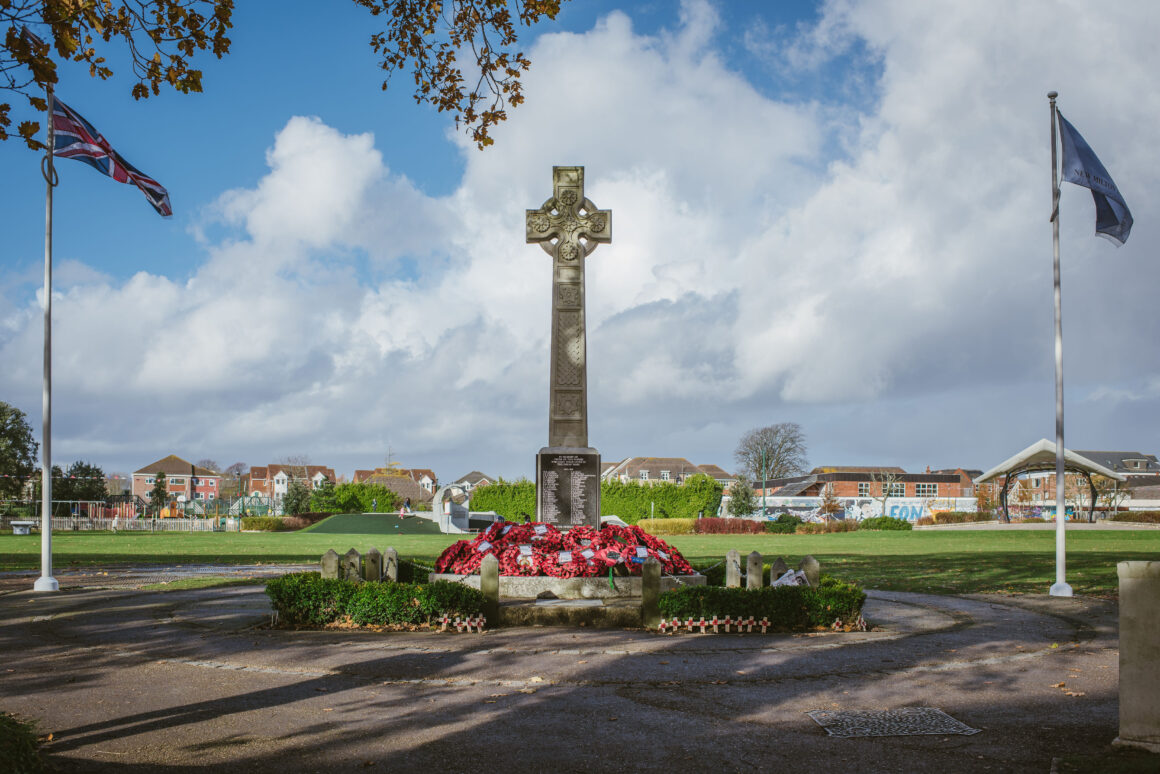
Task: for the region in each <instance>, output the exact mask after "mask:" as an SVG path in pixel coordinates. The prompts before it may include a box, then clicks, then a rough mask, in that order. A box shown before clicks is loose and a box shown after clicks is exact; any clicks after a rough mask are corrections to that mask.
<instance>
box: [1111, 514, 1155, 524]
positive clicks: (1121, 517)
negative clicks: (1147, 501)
mask: <svg viewBox="0 0 1160 774" xmlns="http://www.w3.org/2000/svg"><path fill="white" fill-rule="evenodd" d="M1108 521H1131V522H1135V523H1137V524H1160V511H1120V512H1119V513H1114V514H1112V515H1111V516H1109V517H1108Z"/></svg>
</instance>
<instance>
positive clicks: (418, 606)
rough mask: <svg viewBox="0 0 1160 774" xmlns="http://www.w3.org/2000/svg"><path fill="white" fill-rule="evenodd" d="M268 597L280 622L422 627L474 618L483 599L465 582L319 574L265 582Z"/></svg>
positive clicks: (320, 624) (297, 574)
mask: <svg viewBox="0 0 1160 774" xmlns="http://www.w3.org/2000/svg"><path fill="white" fill-rule="evenodd" d="M400 569H401V568H400ZM266 594H267V595H268V596H269V597H270V600H271V602H272V603H273V605H274V609H275V610H277V611H278V616H279V618H280V619H281V620H282V621H284V622H286V623H289V624H295V625H311V626H322V625H325V624H328V623H332V622H334V621H340V620H342V619H343V618H346V617H347V616H349V617H350V620H351V621H352V622H354V623H356V624H363V625H366V624H370V625H375V626H385V625H388V624H421V623H429V622H430V621H432V620H433V619H434V618H435V617H436V616H438V615H441V614H443V613H448V614H450V615H474V614H476V613H478V612H480V611H481V610H482V609H483V595H482V594H481V593H480V592H479V591H478V590H477V589H473V588H471V587H470V586H464V585H463V584H460V583H449V582H447V581H439V582H438V583H430V584H418V583H354V582H353V581H348V580H339V579H334V578H323V577H322V576H321V575H320V574H319V573H317V572H303V573H290V574H287V575H283V576H281V577H280V578H274V579H272V580H270V581H269V582H267V583H266Z"/></svg>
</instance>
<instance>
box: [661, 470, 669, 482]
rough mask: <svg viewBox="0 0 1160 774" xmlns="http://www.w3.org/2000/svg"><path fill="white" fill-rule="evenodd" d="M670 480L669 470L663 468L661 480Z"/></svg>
mask: <svg viewBox="0 0 1160 774" xmlns="http://www.w3.org/2000/svg"><path fill="white" fill-rule="evenodd" d="M668 480H669V472H668V471H667V470H662V471H661V481H668Z"/></svg>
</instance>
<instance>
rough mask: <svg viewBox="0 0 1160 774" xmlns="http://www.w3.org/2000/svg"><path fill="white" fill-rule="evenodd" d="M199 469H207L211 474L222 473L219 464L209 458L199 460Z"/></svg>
mask: <svg viewBox="0 0 1160 774" xmlns="http://www.w3.org/2000/svg"><path fill="white" fill-rule="evenodd" d="M197 467H199V468H205V469H206V470H208V471H209V472H211V473H221V472H222V469H221V466H219V465H218V464H217V460H211V459H210V458H208V457H206V458H205V459H201V460H198V461H197Z"/></svg>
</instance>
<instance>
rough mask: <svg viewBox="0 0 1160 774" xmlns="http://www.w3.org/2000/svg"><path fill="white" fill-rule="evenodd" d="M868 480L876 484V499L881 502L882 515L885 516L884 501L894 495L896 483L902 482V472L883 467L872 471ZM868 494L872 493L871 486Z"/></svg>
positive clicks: (887, 500)
mask: <svg viewBox="0 0 1160 774" xmlns="http://www.w3.org/2000/svg"><path fill="white" fill-rule="evenodd" d="M870 480H871V481H872V482H874V483H875V484H878V494H877V497H876V499H877V500H878V501H879V502H880V503H882V515H883V516H886V515H887V511H886V503H887V502H889V501H890V498H891V497H893V496H895V495H894V490H895V489H897V488H898V485H899V484H901V483H902V474H901V473H899V472H898V471H897V470H890V469H889V468H883V469H881V470H875V471H873V472H872V473H871V474H870ZM870 494H871V496H873V495H874V490H873V488H871V490H870Z"/></svg>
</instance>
